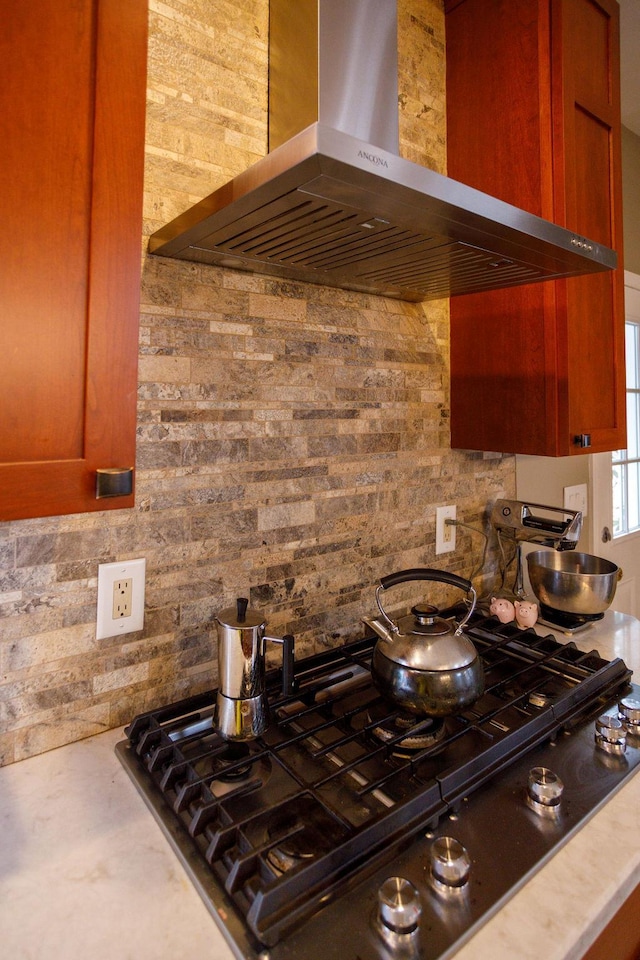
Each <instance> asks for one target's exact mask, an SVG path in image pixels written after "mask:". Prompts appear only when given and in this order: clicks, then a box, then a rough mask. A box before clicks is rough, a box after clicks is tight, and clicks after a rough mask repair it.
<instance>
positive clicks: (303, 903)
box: [117, 615, 640, 960]
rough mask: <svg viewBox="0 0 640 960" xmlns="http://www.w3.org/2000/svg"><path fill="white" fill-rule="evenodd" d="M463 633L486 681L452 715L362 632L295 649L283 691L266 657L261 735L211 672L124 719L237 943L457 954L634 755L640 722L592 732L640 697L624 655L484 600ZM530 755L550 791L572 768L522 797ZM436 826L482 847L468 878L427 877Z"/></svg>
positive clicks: (298, 950)
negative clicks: (224, 729) (235, 732)
mask: <svg viewBox="0 0 640 960" xmlns="http://www.w3.org/2000/svg"><path fill="white" fill-rule="evenodd" d="M466 632H467V633H468V635H469V636H470V637H471V639H472V640H473V642H474V643H475V645H476V647H477V649H478V652H479V654H480V655H481V658H482V661H483V666H484V671H485V692H484V694H483V696H482V697H481V698H480V700H478V701H477V702H476V703H475V704H474V705H473V706H472V707H471V708H469V709H467V710H465V711H464V712H462V713H460V714H458V715H456V716H451V717H446V718H445V719H444V720H435V719H433V718H424V719H420V718H416V717H410V716H407V715H405V714H403V713H402V712H401V711H398V710H397V709H396V708H394V707H393V706H391V705H389V703H387V702H386V701H385V700H383V699H382V698H381V696H380V695H379V694H378V692H377V690H376V687H375V686H374V684H373V682H372V679H371V673H370V663H371V656H372V651H373V647H374V645H375V642H376V640H375V638H373V637H369V636H367V637H365V638H364V639H362V640H360V641H357V642H353V643H349V644H346V645H344V646H342V647H339V648H336V649H333V650H330V651H327V652H326V653H322V654H319V655H316V656H313V657H310V658H308V659H305V660H301V661H299V662H298V663H297V664H296V671H295V678H296V691H295V693H294V694H292V695H290V696H288V697H283V696H282V694H281V692H280V691H281V679H280V671H277V670H275V671H272V672H271V673H270V674H269V675H268V678H267V692H268V699H269V702H270V710H271V723H270V726H269V728H268V729H267V731H266V733H265V734H264V735H263V736H261V737H260V738H258V739H256V740H253V741H250V742H248V743H231V742H228V741H225V740H222V739H221V737H220V736H219V734H218V733H217V732H216V729H215V726H214V720H215V701H216V693H215V691H214V690H212V691H210V692H208V693H205V694H202V695H200V696H196V697H192V698H189V699H186V700H182V701H180V702H178V703H175V704H172V705H170V706H167V707H163V708H160V709H158V710H154V711H151V712H149V713H145V714H142V715H140V716H138V717H136V719H135V720H134V721H133V722H132V723H131V724H130V725H129V726H128V727H127V729H126V734H127V740H125V741H123V742H122V743H120V744H118V746H117V751H118V754H119V756H120V759H121V760H122V762H123V763H124V764H125V766H126V768H127V770H128V772H129V774H130V776H131V777H132V779H133V780H134V782H135V783H136V785H137V786H138V787H139V789H140V791H141V793H142V794H143V796H144V797H145V800H146V801H147V804H148V806H149V807H150V809H151V810H152V811H153V813H154V814H155V816H156V817H157V819H158V821H159V822H160V824H161V825H162V827H163V829H164V831H165V833H166V835H167V836H168V838H169V839H170V841H171V842H172V844H173V846H174V848H175V850H176V852H177V853H178V855H179V856H180V858H181V860H182V862H183V864H184V865H185V866H186V868H187V869H188V871H189V873H190V875H191V877H192V879H193V881H194V883H195V884H196V885H197V887H198V889H199V891H200V893H201V894H202V896H203V898H204V899H205V901H206V902H207V904H208V905H209V907H210V909H211V912H212V914H213V916H214V918H215V919H216V921H217V923H218V924H219V925H220V926H221V929H222V930H223V933H224V934H225V936H226V937H227V940H228V942H229V944H230V946H231V948H232V949H233V950H234V951H235V953H236V955H237V956H239V957H257V956H265V957H266V956H269V957H271V958H272V960H281V958H282V960H284V958H286V957H294V956H297V957H301V956H304V957H305V958H306V960H313V958H316V957H317V958H322V960H330V958H331V957H336V958H340V960H356V958H357V960H368V958H372V960H373V958H375V960H378V958H381V957H388V956H396V955H397V956H400V955H402V956H405V955H407V956H408V955H412V952H413V955H415V956H418V955H419V956H420V957H422V958H425V960H427V958H436V957H443V956H448V955H450V952H451V951H452V950H454V949H455V948H457V946H458V945H459V944H460V942H461V940H462V939H464V938H465V937H467V936H469V935H470V933H471V932H473V929H475V927H476V926H477V924H478V923H480V922H482V921H483V920H484V919H486V918H487V916H488V915H490V913H491V912H493V911H495V909H497V907H498V906H499V905H500V904H501V903H502V902H503V901H504V899H505V897H506V896H508V895H510V894H511V893H512V892H514V890H515V889H517V887H518V886H519V885H521V884H522V883H523V882H524V880H526V878H527V877H528V876H529V875H530V874H531V872H532V871H533V870H535V869H536V868H537V867H538V866H540V865H541V864H542V863H543V862H544V861H545V860H546V859H547V858H548V856H550V855H551V853H553V852H554V850H555V849H557V847H558V846H559V845H560V844H561V843H562V842H564V841H565V840H566V839H567V838H568V837H569V836H570V835H571V834H572V833H573V832H574V831H575V830H576V829H578V828H579V826H580V825H582V823H583V822H584V821H585V820H586V819H587V818H588V817H589V816H590V815H591V814H592V813H593V812H594V811H595V810H596V809H597V808H598V806H599V805H601V804H602V803H603V802H604V800H605V799H606V798H607V797H608V796H609V795H610V793H611V792H612V791H614V790H615V789H617V788H618V787H619V786H620V785H621V783H622V782H624V780H625V779H626V778H627V777H628V776H629V775H631V773H632V772H633V771H634V770H635V768H636V767H637V765H638V764H639V763H640V749H638V747H639V746H640V743H639V738H637V737H636V736H635V735H631V736H630V737H629V738H628V746H627V749H626V750H624V751H623V748H621V747H616V745H615V743H614V744H613V747H612V750H611V751H610V752H609V751H606V752H605V751H604V750H602V749H600V748H598V747H596V745H595V739H594V736H595V734H594V721H595V720H596V718H598V717H600V716H601V715H602V714H605V713H607V714H608V716H609V717H610V718H611V725H612V726H615V727H616V728H617V727H619V726H620V724H619V721H618V720H617V717H618V706H617V705H618V702H619V701H620V700H621V698H624V697H627V698H629V697H630V696H631V697H632V698H635V699H636V700H637V699H638V698H640V691H638V689H637V688H634V687H632V686H631V685H630V677H631V673H630V671H629V670H628V669H627V667H626V665H625V664H624V662H623V661H622V660H619V659H617V660H613V661H607V660H604V659H602V658H601V657H600V656H599V654H598V653H597V652H596V651H592V652H590V653H583V652H581V651H580V650H578V648H577V647H576V646H575V644H573V643H572V642H568V643H563V642H560V641H559V640H558V639H556V638H555V637H553V636H551V635H549V636H539V635H538V634H537V633H535V632H534V631H533V630H525V631H522V630H520V629H518V628H517V626H516V625H515V624H500V623H499V621H498V620H497V619H495V618H493V617H484V616H481V615H475V616H474V618H473V620H472V624H471V625H470V627H469V628H468V629H467V631H466ZM607 722H608V721H607ZM637 729H638V728H637V727H634V726H632V727H631V730H632V731H633V730H637ZM531 768H535V769H536V770H538V769H541V770H542V771H545V772H544V773H543V775H542V781H541V782H542V784H543V786H542V787H540V786H538V788H537V789H539V790H541V791H542V794H543V795H544V794H545V792H546V790H547V782H548V780H549V778H550V779H551V780H553V779H554V778H556V779H558V778H559V779H560V780H561V781H562V782H563V783H564V793H563V796H562V798H561V800H559V802H558V800H557V799H556V795H555V793H553V791H552V793H553V797H552V799H551V800H550V801H549V806H548V807H545V803H546V801H545V803H543V804H542V807H540V805H538V807H540V809H536V803H535V802H534V803H533V804H532V803H531V802H530V801H528V800H527V796H526V791H527V777H528V772H529V771H530V770H531ZM550 771H551V772H550ZM438 837H447V838H448V839H447V842H450V840H451V839H452V838H453V839H454V840H455V841H456V842H458V843H460V844H462V845H463V846H464V848H465V854H466V858H467V861H468V862H470V864H471V870H470V874H469V880H468V882H466V883H461V884H460V885H459V889H457V890H453V889H438V884H437V883H434V882H433V878H432V877H431V874H430V868H429V849H430V847H431V846H432V844H433V842H434V840H435V839H437V838H438ZM388 877H394V878H398V877H401V878H406V879H407V880H408V881H409V882H410V884H411V885H412V886H413V889H414V890H415V891H416V892H417V896H418V899H419V901H420V903H421V907H422V919H421V922H420V924H419V928H418V929H417V931H413V932H410V933H408V932H406V931H404V930H401V931H400V934H399V935H397V934H396V932H394V931H393V930H392V931H391V932H389V929H387V928H386V927H384V925H383V929H382V931H381V929H380V921H379V918H378V908H377V902H378V901H377V897H378V890H379V888H380V886H381V884H383V883H384V881H385V878H388ZM452 886H455V884H453V885H452ZM392 926H393V924H392ZM265 950H267V953H264V951H265ZM407 950H409V953H408V954H407ZM416 950H418V953H417V954H416V953H415V951H416Z"/></svg>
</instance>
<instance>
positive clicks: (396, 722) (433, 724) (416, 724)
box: [368, 703, 447, 753]
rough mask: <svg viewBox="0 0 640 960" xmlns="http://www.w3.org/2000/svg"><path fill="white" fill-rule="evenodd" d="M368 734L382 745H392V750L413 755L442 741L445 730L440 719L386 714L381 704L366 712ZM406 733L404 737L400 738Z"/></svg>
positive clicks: (407, 714)
mask: <svg viewBox="0 0 640 960" xmlns="http://www.w3.org/2000/svg"><path fill="white" fill-rule="evenodd" d="M368 717H369V723H370V724H372V726H371V728H370V733H371V736H372V737H373V738H375V739H376V740H380V741H381V742H382V743H391V742H393V741H395V740H396V738H397V737H402V739H401V740H398V742H397V743H394V744H393V746H394V750H397V751H402V752H403V753H409V752H410V753H414V752H416V751H419V750H426V749H427V748H428V747H431V746H433V745H434V744H436V743H439V742H440V741H441V740H444V738H445V736H446V733H447V729H446V726H445V722H444V720H443V719H442V718H441V717H424V718H423V719H422V720H420V719H418V718H417V717H416V716H414V715H413V714H410V713H397V712H396V713H388V710H387V707H386V706H385V705H384V704H382V703H378V704H373V705H372V706H371V707H369V710H368ZM405 731H406V736H402V735H403V733H405Z"/></svg>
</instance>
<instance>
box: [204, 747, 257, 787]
mask: <svg viewBox="0 0 640 960" xmlns="http://www.w3.org/2000/svg"><path fill="white" fill-rule="evenodd" d="M212 766H213V772H214V773H215V775H216V778H217V779H218V780H221V781H222V782H223V783H238V782H240V781H242V780H247V779H248V778H249V777H250V776H251V769H252V767H253V759H252V757H251V752H250V750H249V747H248V746H247V744H246V743H227V744H225V746H224V748H223V750H222V751H221V752H220V753H218V754H216V755H215V756H214V757H213V758H212Z"/></svg>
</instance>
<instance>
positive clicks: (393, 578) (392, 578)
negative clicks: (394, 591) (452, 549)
mask: <svg viewBox="0 0 640 960" xmlns="http://www.w3.org/2000/svg"><path fill="white" fill-rule="evenodd" d="M409 580H439V581H440V582H441V583H448V584H449V585H450V586H452V587H458V588H459V589H460V590H464V591H465V592H466V593H469V592H470V591H471V589H472V586H471V582H470V581H469V580H465V579H464V578H463V577H459V576H458V575H457V574H456V573H448V572H447V571H446V570H432V569H431V568H430V567H413V568H412V569H410V570H399V571H398V572H397V573H390V574H389V575H388V576H386V577H380V586H381V587H382V588H383V589H384V590H387V589H388V588H389V587H395V586H396V585H397V584H398V583H407V582H408V581H409Z"/></svg>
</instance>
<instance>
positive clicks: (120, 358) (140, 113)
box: [0, 0, 147, 520]
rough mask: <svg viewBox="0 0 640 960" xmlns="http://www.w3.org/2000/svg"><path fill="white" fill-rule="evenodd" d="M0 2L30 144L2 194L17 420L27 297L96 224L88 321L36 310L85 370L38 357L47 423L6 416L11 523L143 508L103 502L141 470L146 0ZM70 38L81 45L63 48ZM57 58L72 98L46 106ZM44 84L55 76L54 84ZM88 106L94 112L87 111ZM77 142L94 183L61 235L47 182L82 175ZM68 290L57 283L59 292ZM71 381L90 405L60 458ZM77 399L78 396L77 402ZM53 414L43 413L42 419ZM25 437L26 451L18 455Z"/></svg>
mask: <svg viewBox="0 0 640 960" xmlns="http://www.w3.org/2000/svg"><path fill="white" fill-rule="evenodd" d="M1 5H2V7H3V8H4V17H3V23H4V26H3V31H4V32H5V39H6V42H7V45H8V50H7V56H8V57H11V56H13V58H14V61H15V64H17V63H20V64H21V70H22V71H24V76H21V75H20V74H18V71H17V67H16V68H15V69H13V71H12V79H13V82H14V85H13V87H12V86H11V85H9V88H8V90H7V92H6V96H5V99H3V100H2V104H1V106H2V109H3V114H4V116H5V119H6V120H7V122H8V123H9V124H11V126H10V128H9V131H8V135H9V137H11V136H13V137H14V138H16V139H18V140H19V138H21V137H22V138H23V147H22V148H21V149H22V152H20V149H19V148H16V150H15V151H13V152H10V155H9V156H6V155H3V154H0V170H2V173H3V177H2V180H3V183H4V184H5V185H8V187H6V188H3V189H4V190H5V192H4V201H5V208H6V213H5V239H4V240H3V241H2V245H1V247H0V250H1V253H2V258H3V271H4V272H5V279H4V282H3V290H4V291H5V294H6V296H5V306H6V305H7V304H13V305H14V306H15V307H16V310H15V311H12V310H11V309H10V307H8V308H7V313H6V314H5V319H4V330H0V339H1V341H2V343H3V349H2V351H1V353H0V379H2V381H3V384H4V386H3V388H2V389H3V390H4V393H3V394H0V396H4V398H5V401H4V402H5V410H7V409H9V407H10V403H9V401H11V400H12V397H13V394H12V391H13V392H15V393H16V394H17V392H18V390H19V389H23V382H22V381H24V378H25V370H26V371H29V364H30V351H32V349H33V341H34V339H36V340H37V337H36V338H34V337H33V335H32V334H31V335H29V336H28V335H27V334H25V333H24V330H23V329H21V326H24V325H23V324H21V322H20V320H19V319H15V317H19V316H20V309H23V305H24V300H25V299H26V297H24V296H23V293H24V291H26V290H28V289H29V285H30V284H31V283H33V282H34V278H35V277H36V276H37V274H38V271H42V270H43V267H44V265H45V264H46V265H47V269H49V270H50V271H51V273H52V277H53V278H54V279H53V282H54V283H55V282H56V281H55V275H56V264H59V267H60V270H59V272H60V275H61V276H62V274H63V269H64V264H65V258H66V257H67V256H74V257H75V253H74V254H68V253H67V249H73V250H74V251H77V250H78V249H79V242H78V241H77V238H74V237H72V234H73V233H74V230H75V227H76V225H77V224H79V221H80V219H81V215H83V216H84V218H85V222H84V223H83V224H82V225H81V226H82V230H83V231H86V235H85V239H84V240H83V241H82V257H83V258H84V259H83V260H82V265H81V266H80V267H78V271H77V272H78V275H80V274H81V275H82V276H81V283H79V284H78V287H79V289H80V288H81V292H80V294H79V295H78V297H77V298H76V299H77V302H78V304H79V306H78V309H77V311H76V313H77V316H75V317H71V316H70V315H69V314H70V312H71V311H64V310H58V311H56V310H55V309H54V308H53V307H52V306H51V304H50V303H47V302H46V297H41V298H40V299H41V303H40V304H37V303H35V301H34V306H33V308H32V307H31V306H30V307H29V308H28V309H29V310H31V312H33V311H34V310H35V309H38V310H40V311H41V313H42V317H41V318H40V320H39V322H41V323H45V322H46V323H47V324H49V325H53V327H49V331H51V330H53V336H54V337H59V338H60V340H61V342H63V341H64V338H65V337H67V336H73V338H74V349H73V361H71V360H70V362H69V369H65V368H64V363H61V361H60V356H59V355H58V356H57V357H56V358H55V359H54V358H52V359H51V362H50V363H49V364H48V366H47V365H46V364H43V363H42V361H41V359H40V360H39V363H40V367H39V369H38V372H37V373H36V372H35V370H34V371H33V381H32V382H30V383H29V386H28V391H30V392H31V394H30V395H37V392H38V391H44V389H45V386H46V384H45V382H44V381H45V380H46V379H47V378H51V380H52V382H53V381H54V380H55V381H56V384H57V386H56V389H57V394H56V396H57V397H58V399H57V401H56V402H55V403H54V404H52V407H51V409H49V410H45V413H44V415H43V414H42V413H41V414H39V415H38V417H37V420H38V422H37V423H34V417H33V415H32V414H31V413H30V411H29V410H24V413H23V416H22V420H23V422H21V419H20V417H21V415H22V411H21V410H20V409H17V412H16V410H13V411H12V414H11V416H10V417H9V416H5V417H4V418H3V422H2V426H1V427H0V446H2V441H3V436H2V435H3V434H4V441H5V444H4V448H3V452H4V450H8V451H9V453H10V456H6V455H5V456H3V457H2V459H3V461H4V462H2V463H0V520H10V519H16V518H23V517H37V516H47V515H53V514H68V513H76V512H84V511H89V510H103V509H108V508H120V507H127V506H133V503H134V495H133V493H131V494H130V495H128V496H125V497H117V498H114V499H111V498H109V499H96V471H97V470H98V469H100V468H121V467H122V468H130V467H134V464H135V429H136V393H137V360H138V324H139V296H140V266H141V246H142V176H143V166H144V122H145V86H146V84H145V80H146V47H147V4H146V0H84V2H83V3H82V4H80V5H78V4H77V3H75V4H71V5H68V6H67V4H59V2H58V0H34V2H33V3H29V4H25V5H22V4H19V5H15V4H13V3H12V2H10V0H7V2H4V0H3V2H2V4H1ZM19 8H22V10H19ZM56 8H57V9H56ZM21 17H22V18H23V19H21ZM65 17H66V18H67V20H65V19H64V18H65ZM24 18H30V19H24ZM54 18H55V19H56V28H55V29H56V31H57V32H55V33H54V34H53V37H54V39H52V38H51V36H50V32H49V29H48V27H51V29H53V28H52V26H51V24H52V21H53V19H54ZM81 34H82V36H80V35H81ZM61 37H62V39H63V40H64V43H65V44H67V43H68V44H69V47H68V48H67V47H66V46H65V47H64V48H63V49H56V50H52V49H51V48H52V46H53V44H54V43H55V44H59V43H60V40H61ZM80 42H82V43H83V44H84V45H85V46H84V47H83V50H85V51H86V57H85V60H87V61H88V62H87V63H86V64H85V63H84V62H83V64H82V71H81V74H82V76H83V77H85V76H88V77H89V83H88V85H89V87H90V90H89V93H88V96H87V92H86V90H84V87H83V95H82V98H81V97H79V96H78V91H77V90H76V89H75V86H76V85H77V84H78V79H77V76H75V75H74V74H73V72H72V68H71V67H67V65H66V60H67V58H66V57H65V52H67V50H72V49H73V48H74V47H75V46H76V44H79V43H80ZM24 48H26V49H24ZM12 51H13V52H12ZM18 58H20V59H18ZM68 59H69V60H71V59H72V57H69V58H68ZM45 61H46V63H47V64H48V69H50V70H51V71H58V74H57V76H56V84H57V86H56V89H60V90H61V91H62V92H63V94H64V93H65V92H66V97H64V96H62V97H61V98H60V102H58V103H56V104H54V106H53V107H52V106H51V104H50V103H48V102H47V101H46V99H45V96H46V94H47V92H48V91H44V90H43V89H42V86H41V85H40V86H39V80H38V72H39V71H40V70H43V69H44V68H43V63H44V62H45ZM3 62H5V64H6V61H3ZM9 69H11V66H10V67H9ZM65 70H66V74H65ZM45 82H46V78H44V77H43V81H42V83H43V84H44V83H45ZM16 91H17V92H18V93H19V94H20V98H19V99H18V98H17V97H16ZM79 101H80V102H81V104H82V107H79V106H78V102H79ZM45 104H46V107H45ZM44 109H47V110H48V115H47V117H46V118H45V117H42V113H41V111H42V110H44ZM52 110H53V111H55V117H54V121H55V128H54V129H55V134H56V135H55V136H53V137H52V136H47V137H46V138H45V142H44V143H40V142H38V149H37V156H35V157H34V159H33V160H30V158H29V144H34V143H36V142H37V141H36V140H34V139H33V138H34V137H37V136H38V123H39V116H40V117H41V118H42V121H43V125H44V121H45V119H46V121H47V126H46V129H47V130H50V129H51V127H52V123H53V121H52V122H49V121H50V120H51V112H52ZM82 124H84V130H82V129H81V128H82ZM76 125H77V128H78V131H79V132H78V133H77V134H76V131H75V127H76ZM58 132H59V137H58V136H57V134H58ZM76 136H77V137H78V138H79V137H80V136H83V138H84V142H83V146H82V150H80V149H79V150H78V156H80V155H82V156H83V157H86V156H87V154H88V155H89V173H88V174H87V173H86V172H85V173H83V176H82V177H78V181H77V182H78V183H82V189H83V191H84V192H83V196H82V199H81V200H80V201H78V200H77V197H76V198H75V200H74V202H75V203H76V206H75V207H74V209H75V210H76V211H81V214H77V213H76V214H75V220H72V219H71V218H70V220H69V222H68V223H67V222H65V223H61V224H60V227H59V229H58V230H56V229H55V225H54V228H51V227H50V225H49V227H48V229H46V230H45V229H43V226H42V221H43V220H44V221H45V222H46V217H43V205H45V206H46V202H47V199H46V196H45V195H44V190H43V188H42V184H41V183H38V178H46V177H48V176H49V174H50V172H51V169H53V168H55V166H56V164H59V165H60V169H65V168H64V167H63V166H62V165H63V164H65V163H66V164H68V166H69V171H70V178H69V179H70V180H71V179H72V174H73V173H74V169H73V166H72V165H71V164H70V162H69V151H70V150H71V151H73V149H74V137H76ZM29 138H31V139H29ZM87 144H88V147H87ZM16 157H17V158H18V159H17V160H16ZM20 158H23V162H22V163H20ZM25 158H26V159H25ZM62 176H63V175H62ZM75 183H76V181H75V180H74V181H73V183H72V184H70V186H69V191H70V192H69V196H70V197H72V191H73V190H75V189H76V186H75ZM43 196H44V200H43ZM32 197H33V200H32V199H31V198H32ZM56 202H59V200H58V198H56ZM78 229H80V227H78ZM16 238H18V239H17V240H16ZM72 241H73V243H72ZM76 259H82V258H76ZM52 264H53V266H52ZM64 282H65V281H64V280H62V279H61V280H60V281H59V283H60V284H61V285H62V284H63V283H64ZM21 298H22V299H21ZM53 299H54V298H52V302H53ZM18 306H19V307H20V309H17V307H18ZM72 326H73V333H72V334H71V333H70V330H71V328H72ZM78 344H79V345H78ZM70 352H71V351H70ZM61 353H62V354H63V351H62V352H61ZM18 360H19V362H18ZM34 366H35V364H34ZM72 366H73V369H72ZM61 367H62V369H60V368H61ZM78 367H82V369H80V370H79V369H77V368H78ZM65 377H67V378H68V383H69V384H70V385H71V383H74V385H75V386H74V390H73V393H74V395H75V396H77V398H78V399H77V406H78V410H74V411H73V414H69V418H70V426H69V428H68V432H74V433H75V432H76V431H77V438H74V440H73V443H72V442H71V441H69V443H68V444H66V443H65V444H60V449H61V451H62V453H61V454H59V453H58V451H57V449H56V445H55V443H50V444H49V443H48V437H49V436H50V435H52V434H53V433H55V431H56V428H57V426H58V424H60V423H62V424H63V426H62V427H61V428H60V429H59V433H60V435H64V433H65V431H66V430H67V427H66V426H65V425H64V417H65V416H66V415H67V410H66V404H65V402H64V381H65ZM60 383H62V387H60ZM78 384H79V386H77V385H78ZM71 393H72V391H71V387H70V389H69V396H70V397H71ZM25 395H29V394H25ZM71 402H72V401H71V399H70V400H69V403H70V404H71ZM74 402H76V401H74ZM25 406H28V405H26V404H25ZM42 406H43V405H42V403H40V409H41V408H42ZM71 420H73V423H71ZM36 436H38V437H42V438H44V439H43V441H42V442H43V449H44V446H46V455H43V456H42V457H38V458H37V459H36V458H32V456H33V454H32V452H31V450H30V442H29V441H30V438H34V444H35V437H36ZM17 439H18V440H19V441H20V443H19V444H18V446H17V453H16V452H15V451H16V443H15V441H16V440H17ZM71 447H73V450H72V452H71V453H70V452H69V450H70V448H71ZM36 456H37V454H36Z"/></svg>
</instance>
